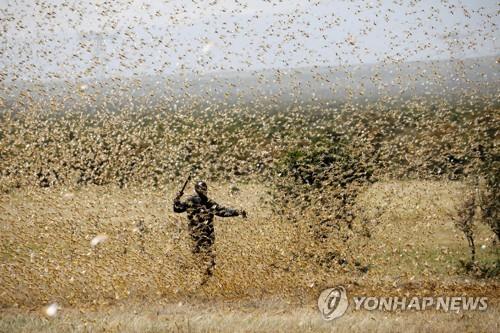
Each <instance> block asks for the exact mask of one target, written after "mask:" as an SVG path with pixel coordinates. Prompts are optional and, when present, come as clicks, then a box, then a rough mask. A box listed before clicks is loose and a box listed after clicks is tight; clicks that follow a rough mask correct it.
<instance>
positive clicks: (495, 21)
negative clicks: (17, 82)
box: [0, 0, 500, 80]
mask: <svg viewBox="0 0 500 333" xmlns="http://www.w3.org/2000/svg"><path fill="white" fill-rule="evenodd" d="M498 10H499V6H498V5H497V3H496V1H425V0H423V1H402V0H394V1H296V0H282V1H259V0H240V1H186V0H174V1H132V0H130V1H54V0H46V1H33V0H25V1H21V0H16V1H12V0H0V19H1V20H0V31H1V33H0V36H1V37H0V42H1V46H0V71H1V72H3V73H4V77H6V78H7V79H8V80H10V79H12V78H15V77H18V78H20V79H47V78H55V77H58V78H63V79H74V78H77V77H94V76H101V75H107V76H121V75H125V76H131V75H136V76H141V75H144V74H153V73H156V74H161V75H166V74H170V73H173V72H175V73H186V74H190V73H206V72H213V71H219V70H240V71H245V70H251V69H261V68H290V67H300V66H310V65H339V64H340V65H342V64H356V63H374V62H381V61H386V62H387V61H389V62H397V61H412V60H423V59H446V58H450V57H455V58H464V57H473V56H484V55H497V54H498V40H497V38H498V36H499V33H498V25H499V24H500V20H499V16H498Z"/></svg>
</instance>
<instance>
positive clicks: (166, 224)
mask: <svg viewBox="0 0 500 333" xmlns="http://www.w3.org/2000/svg"><path fill="white" fill-rule="evenodd" d="M235 186H236V187H237V188H238V189H239V190H237V191H236V190H234V187H235ZM231 188H233V190H231ZM465 189H466V188H465V185H464V184H463V183H460V182H444V181H441V182H431V181H408V182H402V181H397V182H394V181H386V182H380V183H377V184H374V185H372V186H371V187H370V188H368V189H367V190H366V191H365V192H363V193H362V194H361V195H360V196H359V198H358V202H357V204H356V209H357V210H359V215H360V216H362V217H363V218H364V219H365V220H367V221H370V222H369V223H371V225H370V233H371V236H370V238H366V237H363V238H362V237H355V236H354V235H355V234H356V233H355V232H353V237H352V239H350V240H348V241H347V242H346V243H345V244H344V246H346V247H347V248H348V249H349V251H351V252H353V253H355V257H356V258H358V259H359V260H360V261H361V262H363V263H369V265H367V268H366V270H363V271H360V270H356V269H354V268H353V266H351V265H346V266H338V267H335V268H333V269H331V270H325V269H321V267H319V264H317V263H316V262H314V261H311V260H309V261H307V260H305V259H304V258H302V257H300V256H297V255H296V253H297V252H298V251H301V250H303V249H305V248H307V247H312V246H315V244H316V243H314V241H313V240H312V238H311V235H309V234H308V233H307V231H305V230H303V228H302V227H301V226H300V225H295V224H293V223H290V222H288V221H286V220H283V219H282V218H280V217H278V216H277V215H276V214H273V213H272V206H271V205H272V203H271V202H272V201H271V200H270V198H269V195H268V193H267V190H266V188H265V187H263V186H261V185H257V184H236V185H235V184H233V185H231V184H224V183H221V184H217V185H213V186H212V188H211V192H210V193H211V196H212V197H213V198H214V199H216V200H217V201H219V202H220V203H224V204H227V205H228V206H233V207H244V208H245V209H246V210H247V211H248V213H249V218H248V219H242V218H227V219H223V218H217V219H216V222H215V228H216V235H217V236H216V237H217V238H216V254H217V268H216V270H215V276H214V277H213V278H212V279H211V280H209V283H207V284H206V285H203V286H201V285H200V281H201V275H200V273H201V270H200V269H199V267H198V263H197V261H196V259H195V258H193V256H192V254H191V253H190V240H189V238H188V233H187V225H186V217H185V216H183V215H176V214H174V213H173V212H172V210H171V207H170V205H171V200H172V198H173V195H174V193H175V191H174V189H173V188H172V189H170V190H167V191H148V190H143V189H119V188H114V187H111V186H100V187H98V186H96V187H92V186H88V187H83V188H76V187H75V188H70V187H53V188H48V189H20V190H17V191H13V192H11V193H7V194H3V195H2V196H1V199H0V209H1V214H0V228H1V233H0V238H1V242H0V256H1V265H0V286H1V287H0V305H1V306H2V309H1V310H0V331H5V332H11V331H19V332H22V331H24V332H56V331H57V332H59V331H81V332H86V331H92V332H93V331H106V332H108V331H116V332H162V331H191V332H212V331H214V332H215V331H224V332H233V331H241V332H246V331H282V332H295V331H296V332H299V331H300V332H302V331H306V332H307V331H310V332H323V331H359V332H361V331H393V332H398V331H401V330H405V331H414V332H419V331H422V330H425V331H434V332H443V331H450V332H451V331H471V332H472V331H474V332H476V331H481V332H488V331H491V332H495V331H498V320H497V318H498V307H497V306H496V305H495V304H496V301H497V300H498V298H499V296H500V292H499V288H498V287H499V283H498V282H499V281H498V279H496V278H479V277H475V276H474V275H471V274H466V273H465V272H464V271H462V270H461V268H460V267H461V266H460V261H461V260H462V261H466V260H467V258H468V251H469V250H468V247H467V243H466V242H465V241H464V236H463V234H462V233H460V232H459V231H458V230H457V229H456V228H455V227H454V225H453V222H452V221H451V218H450V216H451V215H453V214H454V213H455V207H456V205H457V204H459V203H460V202H461V200H463V198H462V197H461V196H459V195H457V193H461V192H463V191H465ZM304 218H307V216H304ZM311 218H312V217H311ZM357 227H359V226H358V225H357V224H354V231H355V230H356V228H357ZM475 232H476V240H477V244H476V246H477V248H478V258H477V260H478V262H479V263H480V264H482V265H485V266H487V265H492V264H494V263H495V260H497V258H498V247H497V246H496V245H494V244H493V241H492V240H493V239H494V238H493V237H492V235H493V234H492V233H491V231H490V229H489V228H487V227H486V226H484V225H482V224H477V227H476V230H475ZM97 235H102V236H103V237H102V239H105V241H103V242H102V243H99V244H97V245H96V246H92V245H91V241H92V239H94V237H96V236H97ZM322 246H326V247H329V246H330V247H335V246H336V244H330V245H328V244H327V245H322ZM317 250H318V252H320V251H323V250H324V249H323V248H318V249H317ZM308 251H309V252H310V251H314V248H312V249H311V248H308ZM337 284H343V285H345V286H346V287H347V289H348V291H349V292H350V293H352V294H353V295H412V296H423V295H432V296H441V295H451V296H454V295H460V296H462V295H464V296H466V295H476V296H487V297H489V298H490V308H489V309H488V310H487V311H485V312H466V313H458V314H457V313H435V312H430V311H426V312H423V313H415V312H413V313H412V312H408V313H406V312H405V313H383V312H366V311H359V312H356V311H355V312H348V313H347V314H346V315H345V316H344V317H343V318H341V319H339V320H336V321H334V322H326V321H323V320H322V319H321V317H320V316H319V312H318V311H317V310H316V305H315V304H316V303H315V302H316V299H317V296H318V295H319V293H320V291H321V290H322V289H324V288H327V287H330V286H334V285H337ZM53 302H56V303H57V304H59V306H61V309H60V310H59V311H58V313H57V315H56V316H55V317H52V318H47V317H46V316H44V315H43V307H44V306H45V305H47V304H50V303H53Z"/></svg>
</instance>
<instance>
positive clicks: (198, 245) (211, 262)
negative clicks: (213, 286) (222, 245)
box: [190, 230, 215, 277]
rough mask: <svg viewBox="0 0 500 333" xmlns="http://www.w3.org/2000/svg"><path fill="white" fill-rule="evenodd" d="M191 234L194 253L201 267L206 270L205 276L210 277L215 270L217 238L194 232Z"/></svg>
mask: <svg viewBox="0 0 500 333" xmlns="http://www.w3.org/2000/svg"><path fill="white" fill-rule="evenodd" d="M190 234H191V239H192V241H193V248H192V252H193V254H194V255H195V256H196V258H197V260H198V261H199V265H200V267H203V268H205V272H204V274H205V276H207V277H210V276H212V275H213V270H214V269H215V253H214V251H213V244H214V241H215V237H214V236H213V234H207V233H200V232H195V231H194V230H193V231H191V233H190Z"/></svg>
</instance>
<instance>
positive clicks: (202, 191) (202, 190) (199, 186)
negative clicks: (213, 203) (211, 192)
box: [194, 180, 208, 197]
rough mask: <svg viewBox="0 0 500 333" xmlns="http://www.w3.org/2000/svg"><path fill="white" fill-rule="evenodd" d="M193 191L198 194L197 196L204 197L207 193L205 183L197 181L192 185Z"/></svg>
mask: <svg viewBox="0 0 500 333" xmlns="http://www.w3.org/2000/svg"><path fill="white" fill-rule="evenodd" d="M194 190H195V191H196V193H198V195H199V196H203V197H206V196H207V192H208V186H207V183H205V182H204V181H203V180H199V181H197V182H196V184H195V185H194Z"/></svg>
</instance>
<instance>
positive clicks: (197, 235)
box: [174, 181, 247, 284]
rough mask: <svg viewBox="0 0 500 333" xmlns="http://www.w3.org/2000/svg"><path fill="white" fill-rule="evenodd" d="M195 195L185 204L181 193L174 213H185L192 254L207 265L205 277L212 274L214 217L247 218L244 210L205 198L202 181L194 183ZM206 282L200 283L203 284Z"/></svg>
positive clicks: (178, 194) (176, 198) (205, 189)
mask: <svg viewBox="0 0 500 333" xmlns="http://www.w3.org/2000/svg"><path fill="white" fill-rule="evenodd" d="M194 190H195V192H196V194H195V195H193V196H190V197H189V198H188V199H187V200H186V201H185V202H182V201H181V197H182V194H183V193H182V191H181V192H179V193H177V195H176V197H175V199H174V212H175V213H183V212H187V214H188V219H189V233H190V235H191V239H192V240H193V242H194V247H193V253H195V254H197V255H199V256H200V257H201V258H202V259H203V260H204V261H205V264H206V265H207V270H206V277H207V278H208V277H210V276H212V274H213V269H214V267H215V255H214V253H213V251H212V246H213V244H214V241H215V233H214V224H213V219H214V215H217V216H220V217H231V216H242V217H244V218H246V217H247V213H246V212H245V211H244V210H237V209H232V208H226V207H222V206H220V205H218V204H217V203H216V202H215V201H213V200H211V199H209V198H208V197H207V193H208V186H207V184H206V183H205V182H204V181H198V182H196V184H195V186H194ZM205 282H206V280H204V281H203V282H202V284H203V283H205Z"/></svg>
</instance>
